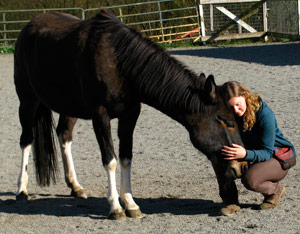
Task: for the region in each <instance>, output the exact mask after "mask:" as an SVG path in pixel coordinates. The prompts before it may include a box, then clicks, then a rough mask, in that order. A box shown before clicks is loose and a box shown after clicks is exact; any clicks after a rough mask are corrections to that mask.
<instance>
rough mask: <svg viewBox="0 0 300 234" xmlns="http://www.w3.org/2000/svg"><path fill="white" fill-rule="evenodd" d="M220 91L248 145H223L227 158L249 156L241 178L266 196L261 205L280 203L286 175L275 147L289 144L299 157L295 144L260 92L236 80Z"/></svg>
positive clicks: (286, 171)
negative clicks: (245, 169) (277, 157)
mask: <svg viewBox="0 0 300 234" xmlns="http://www.w3.org/2000/svg"><path fill="white" fill-rule="evenodd" d="M221 93H222V95H223V96H224V98H225V100H227V101H228V104H229V105H230V106H231V107H232V109H233V111H234V112H235V114H236V117H237V122H238V125H239V129H240V132H241V136H242V140H243V142H244V145H245V148H244V147H242V146H240V145H237V144H233V145H232V146H231V147H229V146H224V147H223V148H222V154H223V155H224V159H225V160H233V159H235V160H246V161H248V162H249V169H248V170H247V172H246V173H245V174H244V176H243V178H242V183H243V184H244V186H245V187H246V188H247V189H249V190H252V191H255V192H258V193H261V194H262V195H263V196H264V200H263V202H262V204H260V206H259V207H260V209H272V208H276V207H278V204H279V201H280V199H281V197H282V196H283V195H284V194H285V192H286V190H285V187H284V186H283V185H282V184H281V183H280V181H281V180H282V179H283V178H284V177H285V176H286V175H287V173H288V169H283V168H282V166H281V164H280V162H279V161H278V160H277V159H275V158H274V157H273V155H274V152H275V151H274V150H275V149H276V147H280V148H289V149H291V152H292V154H294V156H295V157H296V152H295V149H294V146H293V145H292V144H291V143H290V142H289V141H288V140H287V139H286V138H285V137H284V136H283V134H282V132H281V130H280V129H279V128H278V126H277V121H276V118H275V115H274V113H273V112H272V110H271V109H270V108H269V107H268V106H267V104H266V103H265V102H264V101H263V100H262V99H261V98H260V97H259V96H258V95H257V94H254V93H252V92H250V91H249V90H248V89H247V88H245V87H244V86H243V85H241V84H240V83H238V82H236V81H230V82H226V83H225V84H224V85H223V86H222V87H221Z"/></svg>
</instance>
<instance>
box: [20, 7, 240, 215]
mask: <svg viewBox="0 0 300 234" xmlns="http://www.w3.org/2000/svg"><path fill="white" fill-rule="evenodd" d="M15 85H16V91H17V94H18V96H19V99H20V107H19V116H20V123H21V125H22V135H21V138H20V145H21V149H22V167H21V173H20V176H19V180H18V186H19V187H18V192H17V199H28V192H27V183H28V175H27V164H28V157H29V153H30V149H31V145H33V149H34V151H33V152H34V160H35V165H36V174H37V180H38V182H39V184H40V185H43V186H45V185H49V184H50V182H51V179H52V180H53V181H54V182H55V172H56V157H55V155H56V154H55V148H54V144H53V143H54V141H53V137H54V136H53V135H54V134H53V133H52V129H53V128H52V127H53V122H52V113H51V111H55V112H57V113H59V115H60V116H59V122H58V126H57V128H56V132H57V135H58V138H59V143H60V146H61V151H62V158H63V164H64V170H65V179H66V182H67V185H68V186H69V187H70V188H71V189H72V195H74V196H75V197H82V198H85V197H86V194H85V192H84V189H83V188H82V187H81V186H80V184H79V183H78V181H77V178H76V173H75V169H74V165H73V160H72V154H71V143H72V130H73V127H74V125H75V123H76V120H77V118H83V119H91V120H92V123H93V128H94V131H95V134H96V137H97V140H98V143H99V146H100V150H101V154H102V162H103V165H104V167H105V169H106V171H107V176H108V197H107V199H108V202H109V204H110V207H111V208H110V213H109V214H110V217H112V218H114V219H121V218H124V217H125V212H124V211H123V209H122V207H121V205H120V203H119V199H118V198H119V194H118V192H117V188H116V179H115V169H116V165H117V157H116V155H115V152H114V148H113V142H112V137H111V129H110V120H111V119H112V118H118V120H119V125H118V136H119V139H120V148H119V160H120V163H121V191H120V199H121V202H122V203H123V205H124V206H125V210H126V213H127V215H129V216H131V217H141V216H142V213H141V212H140V209H139V206H138V205H137V204H136V203H135V202H134V200H133V197H132V193H131V182H130V168H131V160H132V144H133V142H132V135H133V131H134V127H135V124H136V121H137V119H138V116H139V114H140V103H141V102H143V103H146V104H148V105H150V106H153V107H154V108H156V109H158V110H160V111H161V112H163V113H165V114H166V115H168V116H170V117H171V118H173V119H174V120H176V121H178V122H179V123H181V124H182V125H183V126H185V127H186V129H187V130H188V132H189V134H190V139H191V141H192V143H193V145H194V146H195V147H196V148H197V149H198V150H200V151H201V152H203V153H204V154H205V155H207V157H208V158H209V160H210V161H211V162H212V165H213V168H214V170H215V172H216V175H217V179H218V183H219V188H220V196H221V197H222V199H223V201H224V203H225V205H232V204H238V196H237V189H236V185H235V182H234V179H235V178H237V177H239V176H241V171H242V168H241V164H240V163H238V162H236V161H235V162H233V161H231V162H228V161H225V160H223V158H222V156H221V155H220V149H221V147H222V146H223V145H231V144H232V143H233V142H234V143H237V144H242V142H241V139H240V135H239V131H238V129H237V125H236V122H235V119H234V115H233V112H232V110H231V109H230V108H229V107H228V106H227V105H226V104H225V102H224V100H223V99H222V97H221V96H220V95H219V93H218V86H216V84H215V81H214V78H213V76H209V77H208V78H207V79H206V77H205V75H204V74H201V75H200V76H197V75H195V74H194V73H193V72H191V71H189V70H188V69H186V68H185V67H184V66H183V65H182V64H181V63H180V62H178V61H177V60H176V59H174V58H173V57H171V56H170V55H169V54H168V53H167V52H166V51H165V50H163V49H162V48H161V47H159V46H158V45H156V44H154V43H152V42H151V41H150V40H149V39H147V38H144V37H143V36H142V35H141V34H140V33H138V32H136V31H135V30H133V29H130V28H128V27H127V26H126V25H124V24H123V23H122V22H121V21H119V20H118V19H117V18H116V17H115V16H114V15H113V14H112V13H111V12H110V11H108V10H107V9H101V10H100V11H99V13H98V14H97V15H96V16H95V17H94V18H91V19H88V20H85V21H82V20H80V19H78V18H76V17H74V16H71V15H68V14H63V13H53V12H52V13H46V14H42V15H39V16H37V17H36V18H34V19H32V20H31V22H30V23H28V24H27V26H26V27H25V28H24V29H23V30H22V32H21V33H20V36H19V39H18V41H17V43H16V48H15Z"/></svg>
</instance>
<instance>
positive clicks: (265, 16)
mask: <svg viewBox="0 0 300 234" xmlns="http://www.w3.org/2000/svg"><path fill="white" fill-rule="evenodd" d="M299 1H300V0H299ZM267 11H268V9H267V1H265V2H264V3H263V23H264V32H268V18H267V15H268V12H267ZM264 40H265V41H268V40H269V38H268V36H265V38H264Z"/></svg>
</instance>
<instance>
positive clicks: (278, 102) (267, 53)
mask: <svg viewBox="0 0 300 234" xmlns="http://www.w3.org/2000/svg"><path fill="white" fill-rule="evenodd" d="M171 53H172V54H173V55H174V56H175V57H176V58H178V59H179V60H181V61H182V62H184V63H185V64H186V65H187V66H188V67H189V68H190V69H191V70H194V71H195V72H197V73H200V72H204V73H206V74H207V75H208V74H213V75H214V76H215V79H216V82H217V83H218V84H222V83H224V82H226V81H228V80H238V81H240V82H242V83H243V84H245V85H246V86H247V87H248V88H250V89H251V90H253V91H255V92H257V93H259V94H260V95H261V96H262V98H263V99H264V100H265V101H266V102H267V103H268V105H269V106H270V107H271V108H272V109H273V111H274V113H275V114H276V116H277V120H278V124H279V126H280V128H281V130H282V131H283V133H284V134H285V135H286V136H287V138H288V139H289V140H290V141H291V142H292V143H293V144H294V145H295V147H296V150H297V152H298V155H300V153H299V149H300V56H299V54H300V43H290V44H267V45H257V46H256V45H255V46H241V47H226V48H207V47H202V48H194V49H177V50H172V51H171ZM0 82H1V83H0V84H1V85H0V153H1V154H0V165H1V169H0V233H274V234H275V233H285V234H287V233H300V213H299V210H300V195H299V193H300V192H299V191H300V184H299V178H300V171H299V168H300V166H299V165H300V163H299V162H298V164H297V165H296V166H295V167H294V168H292V169H291V170H290V172H289V174H288V176H287V177H286V178H285V179H284V182H283V183H284V184H285V186H286V188H287V194H286V196H285V197H284V198H283V200H282V202H281V203H280V207H279V208H278V209H276V210H269V211H258V210H256V209H255V208H256V205H257V204H259V203H260V202H261V201H262V196H261V195H260V194H256V193H254V192H250V191H248V190H246V189H245V188H244V187H243V186H242V185H241V183H240V181H237V185H238V188H239V192H240V193H239V194H240V196H239V199H240V203H241V204H242V210H241V211H240V212H239V213H237V214H236V215H235V216H233V217H224V216H219V213H218V212H219V209H220V207H221V199H220V197H219V195H218V188H217V181H216V179H215V175H214V172H213V170H212V167H211V165H210V162H209V161H208V160H207V159H206V157H205V156H204V155H202V154H200V153H199V152H197V150H195V149H194V148H193V146H192V145H191V143H190V141H189V139H188V135H187V132H186V130H185V129H184V128H183V127H182V126H181V125H179V124H178V123H176V122H174V121H173V120H171V119H170V118H168V117H167V116H165V115H163V114H161V113H160V112H158V111H156V110H155V109H153V108H150V107H148V106H146V105H143V109H142V114H141V116H140V118H139V120H138V124H137V127H136V130H135V134H134V149H133V152H134V159H133V168H132V189H133V195H134V197H135V198H136V202H137V203H138V204H139V206H140V207H141V210H142V211H143V212H144V214H145V217H144V218H143V219H141V220H135V219H127V220H126V221H123V222H117V221H111V220H108V219H107V214H108V211H109V206H108V203H107V201H106V193H107V182H106V181H107V180H106V173H105V170H104V169H103V167H102V165H101V159H100V152H99V149H98V145H97V144H96V140H95V136H94V133H93V130H92V126H91V122H89V121H83V120H81V121H79V122H78V124H77V125H76V128H75V136H74V143H73V155H74V162H75V166H76V171H77V175H78V179H79V181H80V183H81V185H82V186H83V187H84V188H85V189H86V191H87V193H88V195H89V198H88V199H86V200H77V199H73V198H72V197H70V196H69V194H70V191H69V189H68V188H67V186H66V185H65V182H64V178H63V169H62V163H61V159H60V162H59V166H60V172H61V173H60V176H59V181H58V183H57V184H56V185H52V186H50V187H48V188H40V187H38V186H37V185H36V182H35V177H34V168H33V162H32V161H33V160H32V157H30V164H29V169H28V170H29V176H30V178H29V179H30V181H29V186H28V189H29V193H30V195H31V200H30V201H29V202H28V203H17V202H16V201H15V192H16V190H17V177H18V174H19V169H20V163H21V158H20V155H21V154H20V150H19V147H18V141H19V135H20V125H19V122H18V111H17V110H18V99H17V97H16V94H15V90H14V85H13V56H12V55H1V56H0ZM113 133H114V142H115V148H116V149H117V147H118V146H117V144H118V140H117V136H116V121H113ZM118 169H119V168H118ZM118 175H119V170H118ZM118 186H119V183H118Z"/></svg>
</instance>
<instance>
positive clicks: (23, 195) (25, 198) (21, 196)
mask: <svg viewBox="0 0 300 234" xmlns="http://www.w3.org/2000/svg"><path fill="white" fill-rule="evenodd" d="M16 200H17V201H28V200H29V196H28V194H27V193H25V192H21V193H20V194H18V195H17V196H16Z"/></svg>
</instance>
